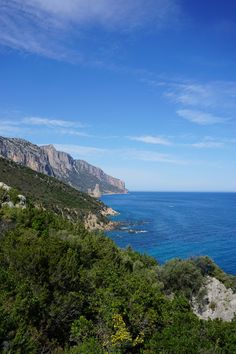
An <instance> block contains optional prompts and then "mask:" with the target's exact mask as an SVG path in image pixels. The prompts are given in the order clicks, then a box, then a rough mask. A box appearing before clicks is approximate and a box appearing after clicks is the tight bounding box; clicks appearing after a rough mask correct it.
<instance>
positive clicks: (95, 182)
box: [0, 137, 127, 197]
mask: <svg viewBox="0 0 236 354" xmlns="http://www.w3.org/2000/svg"><path fill="white" fill-rule="evenodd" d="M0 155H1V156H3V157H5V158H7V159H10V160H13V161H14V162H17V163H20V164H22V165H24V166H27V167H29V168H31V169H33V170H34V171H37V172H41V173H44V174H46V175H48V176H53V177H56V178H58V179H60V180H61V181H63V182H65V183H67V184H69V185H70V186H72V187H74V188H76V189H78V190H80V191H83V192H87V193H90V195H92V196H95V197H100V195H102V194H115V193H127V190H126V188H125V183H124V182H123V181H121V180H119V179H117V178H114V177H112V176H109V175H107V174H106V173H105V172H104V171H102V170H101V169H100V168H98V167H95V166H92V165H90V164H89V163H88V162H86V161H84V160H74V159H73V158H72V157H71V156H70V155H69V154H67V153H65V152H61V151H57V150H56V149H55V147H54V146H53V145H45V146H38V145H35V144H32V143H30V142H28V141H26V140H23V139H16V138H3V137H0Z"/></svg>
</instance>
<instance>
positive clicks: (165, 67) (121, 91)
mask: <svg viewBox="0 0 236 354" xmlns="http://www.w3.org/2000/svg"><path fill="white" fill-rule="evenodd" d="M0 6H1V11H0V60H1V81H0V82H1V84H0V90H1V95H0V135H3V136H8V137H20V138H24V139H26V140H29V141H31V142H33V143H35V144H39V145H41V144H53V145H54V146H55V147H56V148H57V149H58V150H62V151H66V152H68V153H70V154H71V155H72V156H73V157H74V158H79V159H84V160H86V161H88V162H89V163H91V164H94V165H95V166H99V167H100V168H102V169H103V170H104V171H105V172H106V173H108V174H111V175H113V176H115V177H118V178H120V179H122V180H124V181H125V182H126V185H127V188H128V189H129V190H133V191H134V190H142V191H234V192H235V191H236V178H235V176H236V163H235V155H236V122H235V118H236V117H235V113H236V68H235V63H236V47H235V38H236V21H235V19H236V3H235V2H234V1H233V0H228V1H227V2H223V1H222V0H215V1H207V2H204V1H203V0H199V1H198V2H196V1H194V0H146V1H144V0H136V1H134V0H126V1H125V0H116V1H115V0H90V1H88V0H87V1H85V0H67V1H65V0H62V1H55V0H47V1H46V0H31V1H29V0H13V1H11V2H10V3H9V1H7V0H0Z"/></svg>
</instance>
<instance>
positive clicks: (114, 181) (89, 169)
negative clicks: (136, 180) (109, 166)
mask: <svg viewBox="0 0 236 354" xmlns="http://www.w3.org/2000/svg"><path fill="white" fill-rule="evenodd" d="M75 166H76V168H77V170H78V171H80V172H85V173H88V174H90V175H93V176H95V177H96V178H97V179H98V180H99V181H101V182H105V183H107V184H110V185H112V186H114V187H116V188H118V189H120V190H122V191H124V192H125V183H124V182H123V181H121V180H120V179H118V178H114V177H111V176H109V175H107V174H106V173H105V172H103V170H101V169H100V168H98V167H95V166H92V165H90V164H89V163H88V162H86V161H83V160H77V161H75Z"/></svg>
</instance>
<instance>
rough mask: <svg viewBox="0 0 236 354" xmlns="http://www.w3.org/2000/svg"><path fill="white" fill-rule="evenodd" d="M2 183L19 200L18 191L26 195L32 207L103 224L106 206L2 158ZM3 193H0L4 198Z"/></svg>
mask: <svg viewBox="0 0 236 354" xmlns="http://www.w3.org/2000/svg"><path fill="white" fill-rule="evenodd" d="M0 182H4V183H6V184H7V185H9V186H11V187H13V188H14V189H12V190H11V191H10V193H11V194H12V198H13V199H14V200H15V199H16V197H17V195H16V193H15V189H17V190H18V191H19V192H20V193H22V194H23V195H25V196H26V197H27V198H28V199H30V200H31V202H32V203H34V204H37V205H38V206H41V207H44V208H46V209H49V210H52V211H54V212H55V213H57V214H61V215H62V216H67V217H69V218H71V219H72V220H74V221H77V220H82V219H83V217H84V216H86V215H87V214H88V213H89V212H92V213H93V214H95V215H97V216H98V218H99V220H100V221H101V222H105V223H106V221H107V220H106V218H105V217H103V216H102V215H101V213H100V212H101V210H102V209H103V208H104V204H103V203H102V202H100V201H98V200H96V199H94V198H92V197H90V196H89V195H88V194H86V193H83V192H79V191H78V190H76V189H74V188H72V187H70V186H68V185H66V184H64V183H62V182H60V181H59V180H57V179H56V178H53V177H49V176H46V175H44V174H41V173H37V172H35V171H33V170H31V169H30V168H27V167H24V166H21V165H19V164H16V163H14V162H12V161H10V160H6V159H3V158H1V157H0ZM2 194H3V191H2V192H1V191H0V198H1V195H2Z"/></svg>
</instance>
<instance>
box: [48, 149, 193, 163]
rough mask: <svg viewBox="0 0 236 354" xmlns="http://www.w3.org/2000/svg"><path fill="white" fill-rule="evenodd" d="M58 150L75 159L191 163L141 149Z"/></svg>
mask: <svg viewBox="0 0 236 354" xmlns="http://www.w3.org/2000/svg"><path fill="white" fill-rule="evenodd" d="M55 147H56V149H58V150H61V151H65V152H67V153H69V154H71V155H72V156H73V157H75V158H79V159H89V158H91V157H93V158H94V157H96V158H98V157H105V158H106V159H108V158H112V159H114V158H117V159H125V160H127V159H129V160H139V161H146V162H153V163H155V162H161V163H168V164H176V165H186V164H189V163H190V162H189V161H187V160H184V159H181V158H178V157H176V156H173V155H170V154H162V153H158V152H155V151H151V150H139V149H130V148H123V149H103V148H98V147H92V146H82V145H69V144H68V145H63V144H56V145H55Z"/></svg>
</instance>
